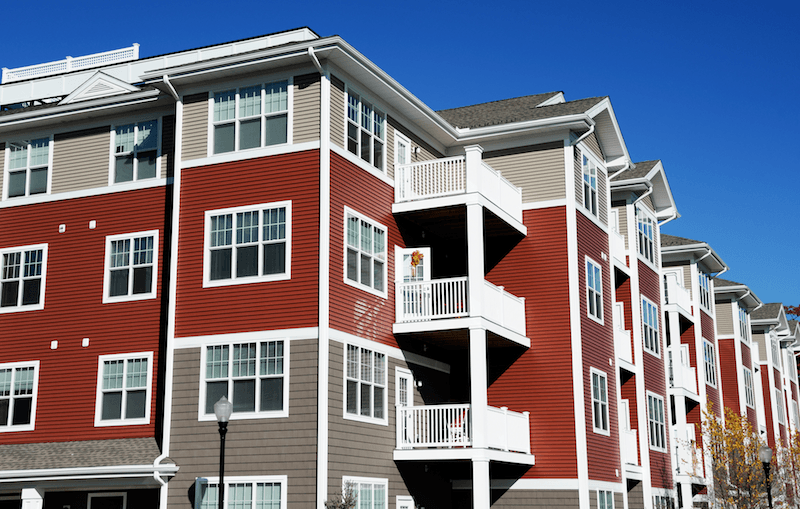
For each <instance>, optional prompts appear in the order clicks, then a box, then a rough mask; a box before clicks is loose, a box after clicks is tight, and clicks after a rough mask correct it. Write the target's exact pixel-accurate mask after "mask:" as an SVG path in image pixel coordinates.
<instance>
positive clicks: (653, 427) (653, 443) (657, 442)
mask: <svg viewBox="0 0 800 509" xmlns="http://www.w3.org/2000/svg"><path fill="white" fill-rule="evenodd" d="M647 422H648V424H649V431H650V448H651V449H656V450H659V451H664V452H666V450H667V431H666V425H665V422H666V421H665V419H664V398H662V397H661V396H656V395H655V394H650V393H648V394H647Z"/></svg>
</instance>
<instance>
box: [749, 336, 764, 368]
mask: <svg viewBox="0 0 800 509" xmlns="http://www.w3.org/2000/svg"><path fill="white" fill-rule="evenodd" d="M752 337H753V341H755V342H756V343H757V344H758V358H759V360H760V361H761V362H766V361H767V336H766V335H765V334H752ZM753 364H755V360H753Z"/></svg>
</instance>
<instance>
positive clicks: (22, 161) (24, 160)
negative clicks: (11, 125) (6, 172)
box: [8, 141, 28, 170]
mask: <svg viewBox="0 0 800 509" xmlns="http://www.w3.org/2000/svg"><path fill="white" fill-rule="evenodd" d="M9 148H10V149H11V156H10V157H9V158H8V169H10V170H16V169H17V168H25V167H27V166H28V142H27V141H22V142H12V143H9Z"/></svg>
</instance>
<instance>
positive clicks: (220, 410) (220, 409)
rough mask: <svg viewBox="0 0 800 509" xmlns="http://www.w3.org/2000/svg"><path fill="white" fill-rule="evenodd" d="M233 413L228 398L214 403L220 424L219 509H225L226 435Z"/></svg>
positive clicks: (231, 404)
mask: <svg viewBox="0 0 800 509" xmlns="http://www.w3.org/2000/svg"><path fill="white" fill-rule="evenodd" d="M231 413H233V403H231V402H230V401H228V398H226V397H225V396H222V397H221V398H219V401H217V402H216V403H214V414H216V416H217V422H218V423H219V485H218V486H217V491H218V493H219V509H223V508H224V507H225V435H226V434H227V433H228V420H229V419H230V418H231Z"/></svg>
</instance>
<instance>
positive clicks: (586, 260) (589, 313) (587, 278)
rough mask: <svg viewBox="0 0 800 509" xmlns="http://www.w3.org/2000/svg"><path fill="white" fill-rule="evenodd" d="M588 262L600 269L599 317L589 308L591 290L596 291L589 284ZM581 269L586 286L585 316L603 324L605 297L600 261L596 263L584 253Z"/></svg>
mask: <svg viewBox="0 0 800 509" xmlns="http://www.w3.org/2000/svg"><path fill="white" fill-rule="evenodd" d="M590 263H591V264H592V265H594V266H595V267H597V268H598V269H599V270H600V292H599V293H600V306H601V307H600V310H599V311H600V313H599V314H600V317H599V318H598V317H597V316H596V315H593V314H592V313H591V311H590V309H589V298H590V296H591V292H593V291H594V292H596V290H595V289H594V288H592V287H590V286H589V267H588V265H589V264H590ZM583 269H584V279H585V281H584V287H585V288H586V292H585V296H586V316H588V317H589V318H590V319H592V320H594V321H595V322H597V323H599V324H600V325H604V324H605V319H606V310H605V309H604V307H605V302H604V301H605V299H604V297H605V296H604V294H603V265H602V264H600V263H597V262H596V261H594V259H593V258H591V257H590V256H588V255H586V256H584V265H583ZM592 277H594V274H592ZM595 306H596V303H595ZM578 309H580V308H578Z"/></svg>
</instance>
